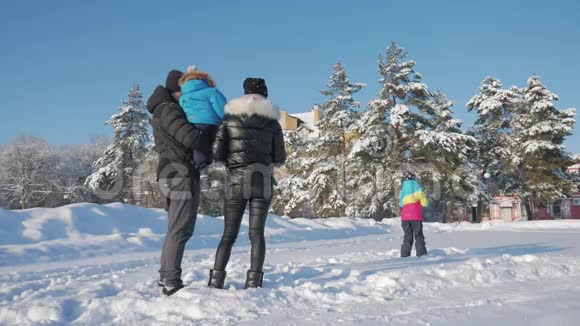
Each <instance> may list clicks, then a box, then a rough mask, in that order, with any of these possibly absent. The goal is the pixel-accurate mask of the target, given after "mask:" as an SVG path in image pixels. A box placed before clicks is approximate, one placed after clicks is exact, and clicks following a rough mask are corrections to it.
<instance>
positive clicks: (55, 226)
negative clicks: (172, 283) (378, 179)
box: [0, 203, 389, 266]
mask: <svg viewBox="0 0 580 326" xmlns="http://www.w3.org/2000/svg"><path fill="white" fill-rule="evenodd" d="M247 227H248V216H247V215H246V216H245V217H244V221H243V222H242V228H241V231H240V236H239V238H238V243H239V244H242V245H243V244H247V243H249V240H248V236H247V230H248V229H247ZM166 228H167V214H166V212H165V211H163V210H161V209H148V208H142V207H137V206H131V205H125V204H120V203H114V204H109V205H96V204H86V203H83V204H73V205H68V206H63V207H58V208H48V209H47V208H33V209H27V210H19V211H6V210H0V266H7V265H15V264H29V263H38V262H54V261H62V260H70V259H80V258H90V257H97V256H106V255H112V254H120V253H131V252H143V251H154V250H155V251H157V250H160V248H161V245H162V241H163V236H164V234H165V231H166ZM388 229H389V226H388V225H386V224H380V223H376V222H375V221H372V220H356V219H348V218H340V219H339V218H333V219H319V220H308V219H301V218H299V219H290V218H288V217H280V216H276V215H270V216H269V217H268V221H267V224H266V238H267V241H268V243H271V244H274V243H282V242H296V241H305V240H306V241H308V240H324V239H340V238H346V237H351V236H353V235H356V234H361V233H364V234H381V233H385V232H386V231H387V230H388ZM222 231H223V218H214V217H210V216H205V215H199V216H198V220H197V224H196V229H195V234H194V237H193V238H192V240H190V241H189V242H188V245H187V249H202V248H216V247H217V244H218V242H219V239H220V237H221V233H222Z"/></svg>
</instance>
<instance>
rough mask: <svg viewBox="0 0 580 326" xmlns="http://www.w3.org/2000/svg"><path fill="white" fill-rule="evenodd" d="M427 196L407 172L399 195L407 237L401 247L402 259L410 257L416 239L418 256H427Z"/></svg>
mask: <svg viewBox="0 0 580 326" xmlns="http://www.w3.org/2000/svg"><path fill="white" fill-rule="evenodd" d="M428 203H429V202H428V201H427V196H425V193H424V192H423V189H422V188H421V186H420V185H419V183H418V182H417V180H416V178H415V175H414V174H413V173H411V172H405V174H404V175H403V185H402V187H401V192H400V194H399V206H400V207H401V225H402V227H403V231H404V232H405V236H404V238H403V244H402V245H401V257H409V256H410V255H411V249H412V248H413V238H414V239H415V251H416V252H417V256H423V255H426V254H427V247H426V246H425V236H424V235H423V207H427V205H428Z"/></svg>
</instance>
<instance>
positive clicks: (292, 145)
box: [272, 130, 316, 218]
mask: <svg viewBox="0 0 580 326" xmlns="http://www.w3.org/2000/svg"><path fill="white" fill-rule="evenodd" d="M284 141H285V143H286V152H287V158H286V163H285V164H284V166H283V167H282V168H281V170H279V172H280V175H281V176H282V178H281V179H280V180H278V185H277V186H276V189H275V192H274V198H273V201H272V208H273V209H274V212H276V213H277V214H280V215H288V216H292V217H306V218H313V217H315V215H314V211H313V208H312V206H311V205H310V193H309V191H308V186H307V183H306V179H307V177H308V175H309V174H310V171H311V168H312V166H313V165H314V164H315V163H316V160H315V158H312V157H309V154H308V152H309V150H308V148H309V146H312V144H313V141H312V139H310V138H306V137H304V136H303V135H301V134H300V133H299V132H297V131H295V130H286V131H284Z"/></svg>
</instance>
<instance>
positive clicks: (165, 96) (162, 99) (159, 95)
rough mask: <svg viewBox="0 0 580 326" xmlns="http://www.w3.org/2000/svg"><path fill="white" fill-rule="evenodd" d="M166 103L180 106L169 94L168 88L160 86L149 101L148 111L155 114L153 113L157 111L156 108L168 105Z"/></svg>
mask: <svg viewBox="0 0 580 326" xmlns="http://www.w3.org/2000/svg"><path fill="white" fill-rule="evenodd" d="M166 102H170V103H175V104H177V105H179V103H178V102H177V100H176V99H175V98H174V97H173V96H172V95H171V93H170V92H169V90H168V89H167V88H165V87H163V86H161V85H159V86H157V88H156V89H155V90H154V91H153V94H151V97H149V100H147V110H148V111H149V112H151V113H153V111H155V108H156V107H157V106H158V105H159V104H161V103H166Z"/></svg>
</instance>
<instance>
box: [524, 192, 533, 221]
mask: <svg viewBox="0 0 580 326" xmlns="http://www.w3.org/2000/svg"><path fill="white" fill-rule="evenodd" d="M524 206H525V207H526V214H527V215H528V221H533V220H534V215H533V211H532V203H531V197H530V196H528V197H526V198H525V199H524Z"/></svg>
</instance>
